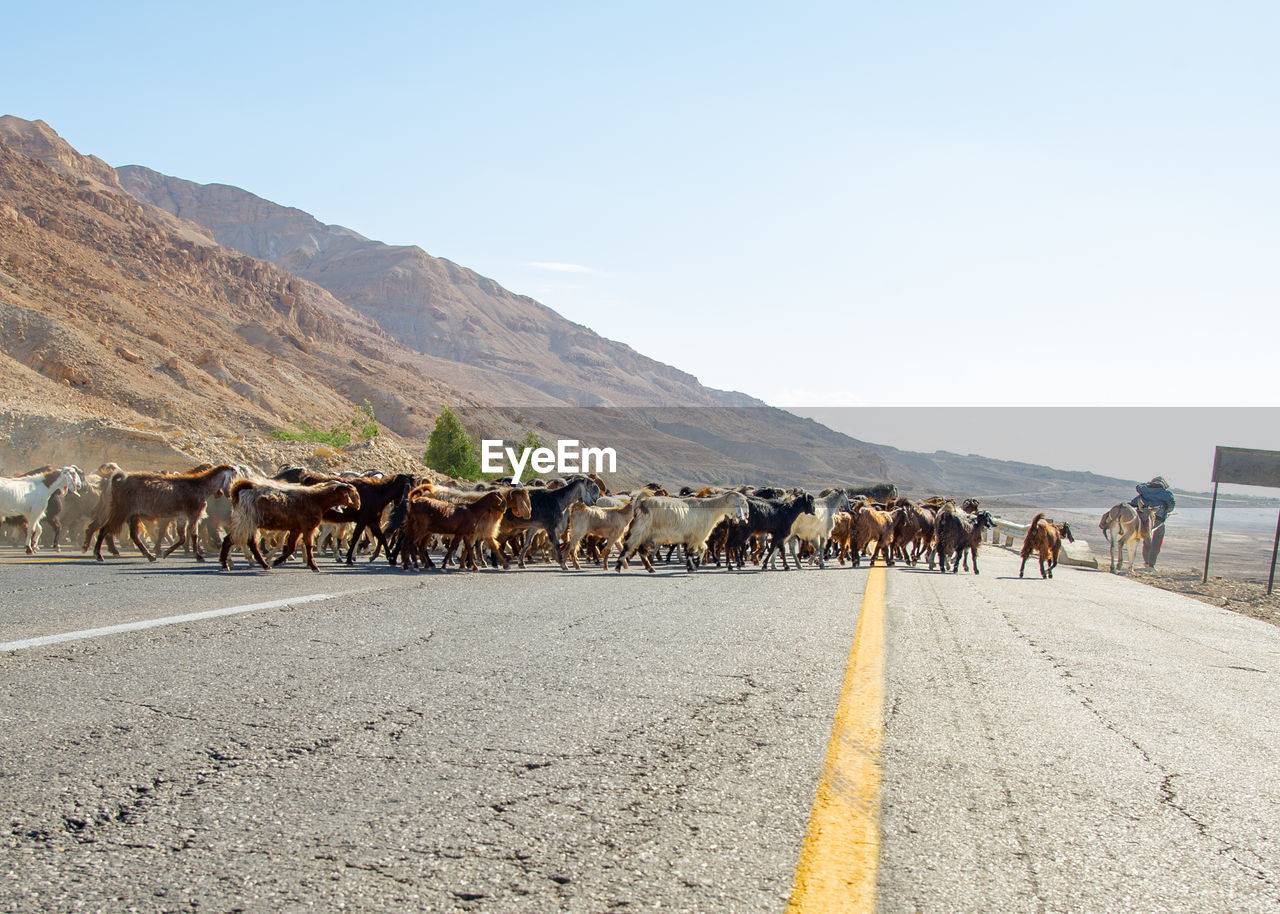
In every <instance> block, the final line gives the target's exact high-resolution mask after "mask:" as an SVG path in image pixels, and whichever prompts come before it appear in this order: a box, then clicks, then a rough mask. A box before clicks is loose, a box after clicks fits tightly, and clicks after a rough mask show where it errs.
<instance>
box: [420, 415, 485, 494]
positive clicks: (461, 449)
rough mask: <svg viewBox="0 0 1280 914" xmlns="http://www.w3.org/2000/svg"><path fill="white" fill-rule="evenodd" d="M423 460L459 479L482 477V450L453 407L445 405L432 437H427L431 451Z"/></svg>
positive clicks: (428, 464) (428, 450) (439, 471)
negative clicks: (479, 449)
mask: <svg viewBox="0 0 1280 914" xmlns="http://www.w3.org/2000/svg"><path fill="white" fill-rule="evenodd" d="M422 462H423V463H424V464H426V465H427V466H429V467H430V468H431V469H433V470H435V471H436V472H437V473H443V474H444V475H446V476H452V477H454V478H455V479H479V478H480V477H481V476H483V475H484V474H483V473H482V472H481V470H480V452H479V451H478V450H477V449H476V443H475V442H474V441H472V440H471V436H470V435H468V434H467V430H466V429H465V428H463V427H462V423H461V422H460V421H458V417H457V416H455V415H454V414H453V412H452V410H450V409H449V407H447V406H446V407H444V408H443V411H442V412H441V413H440V416H439V418H437V419H436V424H435V428H433V429H431V436H430V437H429V438H427V452H426V453H425V454H423V455H422Z"/></svg>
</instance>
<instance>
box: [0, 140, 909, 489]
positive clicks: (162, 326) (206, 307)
mask: <svg viewBox="0 0 1280 914" xmlns="http://www.w3.org/2000/svg"><path fill="white" fill-rule="evenodd" d="M28 151H30V152H31V153H32V154H31V155H28V154H27V153H28ZM212 235H213V233H212V232H210V231H207V230H205V229H204V228H202V227H200V226H198V225H196V224H194V223H192V222H190V221H189V220H186V219H184V218H181V217H179V216H176V215H174V214H172V213H169V212H166V211H163V210H160V209H158V208H156V207H153V206H150V205H149V204H146V203H142V202H140V201H138V200H137V199H135V198H134V197H132V196H131V195H130V194H128V193H126V192H125V190H124V188H123V187H122V186H121V184H120V183H119V181H118V180H117V178H116V175H115V172H114V171H113V170H111V169H110V168H109V167H108V166H106V165H105V164H104V163H102V162H101V160H95V159H92V158H88V157H84V156H80V155H79V154H78V153H76V152H75V151H74V150H72V149H71V148H70V147H69V146H67V145H66V144H65V143H64V142H63V141H62V140H61V139H60V138H58V137H57V134H56V133H54V132H53V131H52V130H51V129H50V128H48V126H47V125H44V124H42V123H40V122H34V123H33V122H26V121H18V119H15V118H3V119H0V338H3V339H4V349H3V357H0V407H2V408H3V416H0V425H3V426H4V427H5V430H6V431H7V435H6V437H5V439H4V440H3V442H0V461H2V462H3V464H4V465H5V466H10V465H12V466H15V467H21V468H26V466H28V465H32V464H35V463H40V462H44V461H46V460H49V461H57V462H62V461H68V460H74V461H76V462H79V463H82V464H87V465H96V463H97V462H101V461H102V460H105V459H109V458H110V459H118V458H119V456H120V454H121V451H120V450H118V449H119V448H124V453H126V454H128V455H129V456H130V457H131V458H137V459H138V460H144V461H147V462H155V461H159V462H160V463H162V464H163V465H167V466H174V465H181V464H184V463H190V462H193V461H194V460H196V459H206V457H210V456H215V455H216V456H217V458H218V459H229V458H232V457H241V458H244V459H243V461H242V462H249V463H254V464H259V465H261V464H262V463H263V462H264V460H263V459H260V458H256V457H255V456H254V455H255V453H258V452H261V451H262V450H263V448H264V447H265V442H267V441H268V440H269V439H267V438H266V434H267V433H268V432H270V431H272V430H276V429H281V428H288V427H289V426H290V425H292V424H295V423H298V422H304V421H305V422H310V423H311V424H318V425H321V426H324V427H328V426H329V425H330V424H331V423H333V422H334V421H335V420H337V421H341V420H342V419H344V418H346V417H349V416H350V415H351V414H352V411H353V410H354V408H355V406H357V405H363V404H365V403H368V404H369V405H370V406H372V407H373V409H374V412H375V414H376V416H377V418H378V421H379V423H380V424H381V426H382V429H383V431H384V432H385V433H386V436H387V437H388V438H389V440H390V441H392V442H394V443H399V444H401V445H403V447H404V449H405V450H406V451H407V452H409V453H418V454H420V453H422V450H423V448H424V446H425V440H426V436H427V433H428V432H429V430H430V428H431V425H432V423H433V422H434V419H435V416H436V415H437V414H438V412H439V409H440V405H441V404H449V405H451V406H453V407H454V408H455V409H458V410H459V411H460V412H461V414H462V415H463V416H464V419H465V420H466V421H467V422H468V424H469V425H470V427H471V428H472V429H473V432H474V433H475V434H476V435H477V436H479V435H489V436H495V437H505V438H507V439H508V440H518V439H519V438H521V437H523V434H524V432H525V431H526V430H530V429H532V430H536V431H538V432H539V433H541V434H543V436H544V437H546V438H548V439H549V438H551V437H557V436H559V435H575V434H576V435H579V436H580V437H582V438H583V439H584V440H593V441H595V442H597V443H607V442H610V441H611V436H614V437H615V438H625V437H627V436H628V435H629V436H630V440H632V441H633V442H635V443H636V444H637V445H639V444H643V447H638V448H637V449H636V450H635V452H634V453H633V457H632V461H631V464H630V471H631V473H632V474H633V475H635V476H638V475H646V476H650V477H652V476H657V475H660V476H662V477H663V478H672V477H673V475H674V476H675V478H688V479H691V480H695V481H714V480H715V479H723V480H728V479H734V480H746V479H749V478H762V477H764V476H769V475H771V473H772V472H774V471H778V470H783V468H782V467H780V466H779V467H774V468H772V470H771V468H770V466H769V461H768V460H760V459H753V457H756V456H759V455H765V456H769V455H772V456H774V457H779V456H782V455H784V454H789V455H792V457H791V458H790V459H789V461H788V464H789V465H788V467H787V468H785V470H784V472H785V474H786V476H787V477H788V478H791V477H792V476H794V475H795V474H801V475H806V474H818V473H822V474H833V473H834V474H838V475H839V476H840V477H841V478H849V479H860V478H861V479H867V478H878V477H880V476H882V475H883V471H884V464H883V461H882V460H881V459H880V458H879V456H878V455H877V454H876V452H875V450H874V448H871V447H869V446H866V445H861V444H859V443H857V442H854V441H852V439H847V438H845V437H844V436H836V437H835V439H832V440H827V441H825V442H824V443H823V444H822V445H821V448H819V447H818V442H819V439H821V438H824V437H825V438H827V439H830V437H831V434H832V433H829V432H828V430H825V429H822V427H821V426H817V425H816V424H814V423H807V424H806V423H805V420H800V419H797V418H796V417H794V416H790V415H789V414H787V413H783V412H781V411H779V410H772V409H768V408H763V409H764V410H765V414H764V415H759V416H754V417H752V416H750V415H749V414H748V413H743V414H737V411H736V410H732V409H728V408H724V407H719V408H717V407H715V406H714V404H717V403H719V402H720V401H721V400H728V401H729V402H737V401H738V398H737V397H735V396H734V395H723V396H720V395H716V394H713V393H712V392H708V391H707V390H706V389H705V388H701V387H700V386H699V385H697V382H696V380H694V379H692V377H691V376H689V375H685V374H684V373H682V372H678V371H676V370H675V369H670V368H668V367H666V366H662V365H660V364H659V363H656V362H653V361H652V360H648V359H644V358H643V357H642V356H637V355H635V354H634V353H631V351H630V350H627V349H626V348H625V347H621V346H617V344H612V343H609V341H607V340H601V339H600V338H599V337H595V338H594V339H590V338H589V339H587V342H588V343H590V345H592V346H597V347H604V348H605V349H606V350H607V349H608V347H613V346H617V351H618V352H619V353H620V355H619V358H620V359H621V360H622V361H621V364H622V365H623V368H621V369H620V368H617V367H616V366H615V367H613V368H611V369H610V370H609V371H608V372H606V371H605V366H604V365H603V364H599V365H596V366H594V367H584V366H582V365H579V367H578V374H577V375H575V376H574V377H575V378H576V379H577V380H579V381H582V380H585V379H587V374H586V373H587V372H588V371H590V372H599V373H601V374H602V375H604V374H608V375H609V378H610V383H611V384H613V386H614V388H616V389H617V390H618V391H619V393H620V395H621V394H626V393H627V392H626V391H624V390H622V388H623V387H624V386H625V382H626V380H627V378H628V376H627V374H626V371H627V370H629V369H628V368H627V366H630V365H635V366H636V370H637V371H640V372H641V373H642V374H641V375H640V376H638V377H640V378H641V379H642V380H644V381H645V383H649V384H651V385H652V384H656V383H657V382H658V381H666V380H670V382H671V383H672V384H673V385H674V386H675V388H676V389H680V388H681V385H684V386H685V388H687V395H686V396H684V398H683V399H676V398H674V397H673V395H672V394H670V393H668V394H666V395H665V397H668V398H671V399H670V400H665V399H663V398H660V397H659V396H658V395H657V394H656V393H655V394H654V395H653V397H652V400H653V401H654V402H659V403H662V402H677V403H681V404H682V405H688V404H692V405H701V406H702V407H703V408H704V409H706V410H707V412H706V413H705V415H703V416H702V417H701V418H700V419H697V420H695V421H692V422H691V423H686V425H687V429H686V425H682V424H680V423H675V424H670V425H669V426H668V427H667V428H666V429H665V430H664V428H662V427H660V426H661V422H659V421H658V420H656V419H654V418H653V417H652V416H649V415H641V414H639V413H637V412H635V411H632V412H630V413H628V411H627V410H622V409H618V408H606V407H601V408H599V409H597V410H580V409H576V410H571V409H557V410H552V409H551V408H553V407H561V406H563V404H565V403H575V402H579V400H580V397H579V396H578V395H577V394H572V395H570V396H562V395H560V392H557V391H554V390H552V391H548V390H544V389H542V388H546V387H549V384H548V383H547V379H546V378H544V377H542V376H538V377H537V378H535V379H534V380H535V381H536V382H537V384H538V385H539V386H535V385H534V383H526V382H525V381H523V380H522V379H521V378H519V377H516V376H515V375H514V374H512V373H510V372H507V371H502V370H499V369H495V368H491V367H485V366H484V365H472V364H469V363H468V362H466V361H465V360H464V361H458V360H456V359H446V358H443V357H440V356H437V355H432V354H430V353H424V352H420V351H417V350H415V349H413V348H410V347H409V346H407V345H405V344H404V343H402V342H400V341H398V340H396V339H394V338H393V337H392V336H391V334H390V333H388V332H387V331H386V330H385V329H384V328H383V327H382V326H380V325H379V324H378V323H377V322H375V321H374V320H372V319H371V318H370V317H368V316H367V315H365V314H363V313H360V312H359V311H357V310H355V309H353V308H351V307H349V306H348V305H347V303H345V302H343V301H340V300H339V299H337V298H336V297H335V296H333V295H332V294H331V293H330V292H328V291H327V290H325V289H323V288H321V287H320V286H318V285H316V284H314V283H312V282H309V281H308V280H306V279H304V278H301V277H299V276H297V275H295V274H293V273H290V272H288V271H286V270H284V269H282V268H281V267H278V266H276V265H275V264H273V263H270V262H268V261H265V260H261V259H257V258H253V257H250V256H247V255H245V254H243V253H241V252H239V251H236V250H233V249H231V248H228V247H224V246H222V245H220V244H218V243H217V242H216V240H215V239H214V238H213V237H212ZM367 244H373V243H372V242H368V243H367ZM375 247H376V246H375ZM382 247H385V246H382ZM414 256H418V255H414ZM421 256H422V257H425V255H421ZM441 269H445V267H441ZM449 269H451V270H453V271H458V268H456V267H452V266H451V265H449ZM458 275H460V276H462V277H463V280H464V283H463V289H462V291H460V292H458V291H455V292H451V293H449V294H450V296H455V297H461V298H466V296H467V295H468V294H470V295H476V294H479V293H478V292H477V291H476V290H479V289H481V287H482V286H484V287H487V288H491V289H492V290H494V291H493V293H492V294H493V295H495V296H497V297H499V298H501V299H502V301H503V302H506V303H508V304H509V303H511V302H517V303H518V302H520V301H521V300H520V299H519V297H518V296H512V295H510V293H506V292H503V291H502V290H499V289H497V287H496V286H493V285H492V284H489V283H488V281H487V280H481V279H480V278H479V277H475V276H474V274H470V273H467V272H466V271H459V272H458ZM450 300H453V299H452V298H451V299H450ZM526 301H527V300H526ZM512 307H514V305H512ZM537 309H541V306H536V309H534V311H532V312H529V313H538V311H537ZM541 312H545V314H544V315H543V320H544V321H545V323H546V326H549V327H554V328H557V332H558V331H560V330H564V328H565V327H569V328H573V327H575V325H572V324H569V323H568V322H565V321H562V320H560V319H559V318H557V317H556V316H555V315H554V314H553V313H552V312H549V311H546V309H541ZM548 315H549V316H548ZM530 332H533V331H530ZM565 332H569V331H565ZM572 332H573V333H578V334H583V333H585V334H589V331H585V330H584V329H583V328H577V329H576V330H573V331H572ZM535 345H537V344H536V343H528V342H524V343H520V346H524V347H532V346H535ZM544 345H545V344H544ZM628 359H629V360H630V361H628ZM573 364H575V363H571V362H569V363H563V365H564V366H570V367H571V366H572V365H573ZM570 367H563V368H562V367H561V363H555V365H553V366H552V367H550V368H545V367H544V368H543V369H540V370H545V371H548V372H551V376H552V377H554V376H555V373H556V372H562V373H563V374H564V375H566V376H568V375H569V373H570ZM600 384H603V382H600ZM597 386H600V385H597ZM637 386H641V385H640V384H639V383H638V384H637ZM650 389H651V390H655V391H656V390H658V389H659V388H658V387H652V386H651V387H650ZM629 395H631V394H629ZM512 404H520V406H513V405H512ZM538 409H541V410H544V411H545V412H543V413H542V414H541V415H540V416H535V415H534V414H533V413H529V415H524V414H522V412H521V410H524V411H526V412H528V411H530V410H538ZM788 423H794V424H795V426H796V429H802V428H803V429H808V428H809V427H812V429H813V430H816V431H817V432H818V436H817V437H815V436H814V434H813V432H812V431H808V430H800V431H796V430H791V431H788V430H787V428H786V426H787V424H788ZM584 427H585V428H584ZM710 428H718V429H719V432H718V434H717V435H714V436H710V437H708V436H707V434H706V430H707V429H710ZM688 430H693V431H696V432H697V433H698V434H700V435H702V436H703V440H702V441H696V440H691V439H690V438H689V437H682V435H684V434H686V433H687V432H688ZM808 439H813V440H812V441H809V440H808ZM771 440H772V441H776V442H777V447H776V448H775V450H773V451H770V450H769V449H768V447H767V445H766V443H767V442H769V441H771ZM744 441H750V442H752V444H751V445H750V446H749V447H748V446H745V445H743V444H742V443H741V442H744ZM806 441H808V447H807V448H806V447H805V443H806ZM55 443H56V445H57V447H56V448H55V447H54V444H55ZM614 446H617V445H614ZM815 449H817V450H823V451H825V452H826V453H825V456H821V457H817V458H816V459H815V457H814V454H815V453H816V450H815ZM623 450H624V453H625V448H623ZM55 451H56V452H55ZM672 455H675V457H674V458H673V457H672ZM801 457H803V459H800V458H801ZM673 459H674V460H675V462H676V464H677V465H673ZM624 460H625V458H624ZM135 465H136V464H135ZM620 469H621V468H620Z"/></svg>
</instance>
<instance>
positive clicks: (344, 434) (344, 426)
mask: <svg viewBox="0 0 1280 914" xmlns="http://www.w3.org/2000/svg"><path fill="white" fill-rule="evenodd" d="M379 434H381V429H379V428H378V420H377V419H376V418H375V417H374V415H373V407H372V406H371V405H370V404H369V401H368V400H365V401H364V405H363V406H357V407H356V408H355V412H354V413H353V414H352V416H351V419H350V420H349V421H348V422H345V423H342V422H340V423H338V424H337V425H334V426H332V427H330V428H327V429H324V428H320V427H318V426H315V425H312V424H311V423H310V422H298V423H297V424H296V425H295V427H294V428H292V429H277V430H275V431H274V432H271V433H270V437H271V438H272V439H274V440H276V441H305V442H308V443H310V444H324V445H328V446H329V447H346V446H347V445H348V444H350V443H351V442H352V440H353V439H354V440H356V441H366V440H368V439H369V438H376V437H378V435H379Z"/></svg>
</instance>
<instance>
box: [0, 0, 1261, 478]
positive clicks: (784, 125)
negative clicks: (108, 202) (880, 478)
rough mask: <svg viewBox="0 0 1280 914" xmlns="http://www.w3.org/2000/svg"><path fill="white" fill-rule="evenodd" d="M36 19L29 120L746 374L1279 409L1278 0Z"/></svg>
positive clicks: (952, 400)
mask: <svg viewBox="0 0 1280 914" xmlns="http://www.w3.org/2000/svg"><path fill="white" fill-rule="evenodd" d="M5 18H6V28H7V30H8V31H9V36H10V38H9V40H8V41H7V42H6V43H5V52H4V54H3V55H0V85H3V86H4V87H5V91H4V93H3V95H0V98H2V99H3V102H2V104H3V109H4V110H3V112H0V113H10V114H16V115H18V116H21V117H26V118H33V119H34V118H40V119H43V120H45V121H47V122H48V123H49V124H50V125H51V126H52V127H53V128H54V129H55V130H57V131H58V132H59V133H61V134H62V135H63V136H64V137H65V138H66V139H67V140H68V141H69V142H70V143H71V144H72V145H73V146H75V147H76V148H77V149H79V150H80V151H81V152H84V153H92V154H96V155H98V156H100V157H101V158H103V159H105V160H106V161H107V162H108V163H110V164H112V165H124V164H131V163H137V164H143V165H147V166H149V167H151V168H155V169H157V170H159V171H162V172H165V173H167V174H173V175H177V176H180V177H183V178H187V179H191V180H195V181H200V182H222V183H228V184H234V185H237V186H240V187H243V188H245V189H246V190H250V191H252V192H254V193H257V194H259V195H261V196H263V197H266V198H268V199H270V200H273V201H275V202H278V203H282V204H287V205H292V206H297V207H299V208H301V209H303V210H306V211H308V212H310V213H313V214H314V215H316V216H317V217H318V218H320V219H321V220H323V221H325V222H331V223H338V224H342V225H345V226H348V227H350V228H353V229H355V230H356V231H359V232H361V233H363V234H365V235H367V236H369V237H372V238H376V239H379V240H382V241H387V242H391V243H412V244H418V245H420V246H422V247H423V248H425V249H426V250H427V251H428V252H430V253H432V254H434V255H437V256H442V257H447V258H449V259H451V260H453V261H456V262H458V263H460V264H463V265H464V266H468V267H471V268H472V269H475V270H477V271H478V272H480V273H482V274H484V275H487V276H491V277H493V278H494V279H496V280H498V281H499V282H500V283H502V284H503V285H505V286H507V287H508V288H510V289H512V290H513V291H515V292H519V293H523V294H528V295H532V296H533V297H535V298H537V299H538V300H540V301H542V302H544V303H545V304H547V305H549V306H551V307H552V308H555V309H556V310H558V311H560V312H561V313H562V314H564V315H565V316H567V317H569V318H571V319H573V320H576V321H579V322H581V323H584V324H586V325H588V326H590V327H592V328H593V329H595V330H597V331H598V332H600V333H602V334H604V335H605V336H608V337H612V338H615V339H619V340H622V341H624V342H627V343H629V344H631V345H632V346H634V347H635V348H636V349H638V350H640V351H641V352H644V353H646V354H648V355H651V356H653V357H655V358H658V359H661V360H663V361H666V362H670V363H672V364H674V365H677V366H679V367H681V368H683V369H685V370H688V371H691V372H693V373H694V374H696V375H698V376H699V378H700V379H701V380H702V381H703V382H704V383H707V384H710V385H712V386H716V387H723V388H731V389H738V390H743V391H745V392H747V393H750V394H753V395H755V396H757V397H760V398H762V399H764V400H766V401H768V402H771V403H774V404H777V405H784V406H822V405H867V406H904V405H906V406H956V405H983V406H992V405H1021V406H1027V405H1044V404H1053V405H1077V406H1079V405H1088V406H1103V405H1124V406H1134V407H1137V406H1150V405H1165V406H1190V405H1222V404H1235V405H1255V406H1269V405H1275V404H1277V402H1278V401H1277V397H1276V393H1275V391H1276V378H1277V373H1276V363H1277V337H1278V334H1277V330H1278V329H1280V320H1278V319H1277V317H1276V311H1275V308H1276V304H1277V301H1278V300H1280V271H1278V270H1277V262H1278V261H1277V252H1280V168H1277V163H1278V162H1280V117H1277V114H1278V113H1280V54H1277V53H1276V41H1277V37H1278V35H1280V29H1278V28H1277V26H1280V5H1277V4H1274V3H1264V2H1253V3H1233V2H1223V3H1214V4H1203V3H1187V2H1176V0H1174V2H1170V0H1164V2H1158V3H1157V2H1124V0H1107V2H1090V0H1085V2H1079V3H1072V4H1042V3H1026V2H982V0H974V2H969V3H950V2H917V3H910V4H901V3H898V4H888V3H876V4H872V3H863V2H835V3H806V2H797V3H790V4H785V5H781V4H761V3H750V2H745V3H744V2H733V3H728V2H724V3H666V2H660V0H654V2H648V3H645V4H610V3H604V4H594V3H581V4H564V3H540V4H531V3H488V4H461V3H450V4H432V3H403V4H398V3H381V4H374V5H372V6H371V8H369V9H359V8H357V7H356V6H355V5H351V4H340V5H339V4H328V3H306V4H300V3H271V4H261V5H259V4H257V3H238V2H233V3H223V4H219V5H216V6H208V5H194V6H192V5H188V4H168V3H165V4H159V3H130V4H124V5H121V6H111V5H103V4H99V3H94V4H87V3H70V4H62V5H60V6H59V7H58V10H57V14H56V15H54V13H53V12H52V11H50V10H47V9H44V8H42V7H39V5H33V4H27V5H25V6H18V7H14V8H11V9H9V10H7V11H6V16H5ZM864 437H865V436H864ZM1245 437H1247V436H1246V435H1245V434H1244V430H1242V433H1241V435H1239V436H1237V438H1238V439H1243V438H1245ZM886 443H898V442H895V441H887V442H886ZM1235 443H1237V444H1240V445H1242V446H1251V445H1250V442H1249V441H1248V440H1237V441H1236V442H1235ZM1100 470H1101V471H1103V472H1105V471H1106V470H1105V468H1100Z"/></svg>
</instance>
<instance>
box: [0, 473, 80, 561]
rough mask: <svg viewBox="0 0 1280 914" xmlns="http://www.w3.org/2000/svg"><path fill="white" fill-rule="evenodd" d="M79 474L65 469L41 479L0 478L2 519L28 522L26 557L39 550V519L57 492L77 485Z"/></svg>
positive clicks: (32, 477)
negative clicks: (15, 517) (10, 517)
mask: <svg viewBox="0 0 1280 914" xmlns="http://www.w3.org/2000/svg"><path fill="white" fill-rule="evenodd" d="M79 472H80V471H79V470H77V469H75V468H74V467H63V468H62V469H60V470H50V471H49V472H47V473H43V474H41V475H39V476H15V477H9V476H0V517H8V516H9V515H21V516H22V517H23V518H25V519H26V522H27V543H26V548H27V554H28V555H32V554H34V553H35V551H36V550H37V549H39V548H40V518H41V517H43V516H44V512H45V509H46V508H48V507H49V499H50V498H51V497H52V496H53V493H54V492H62V491H65V490H66V489H69V488H71V487H72V486H73V485H75V484H76V478H77V475H78V474H79Z"/></svg>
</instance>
